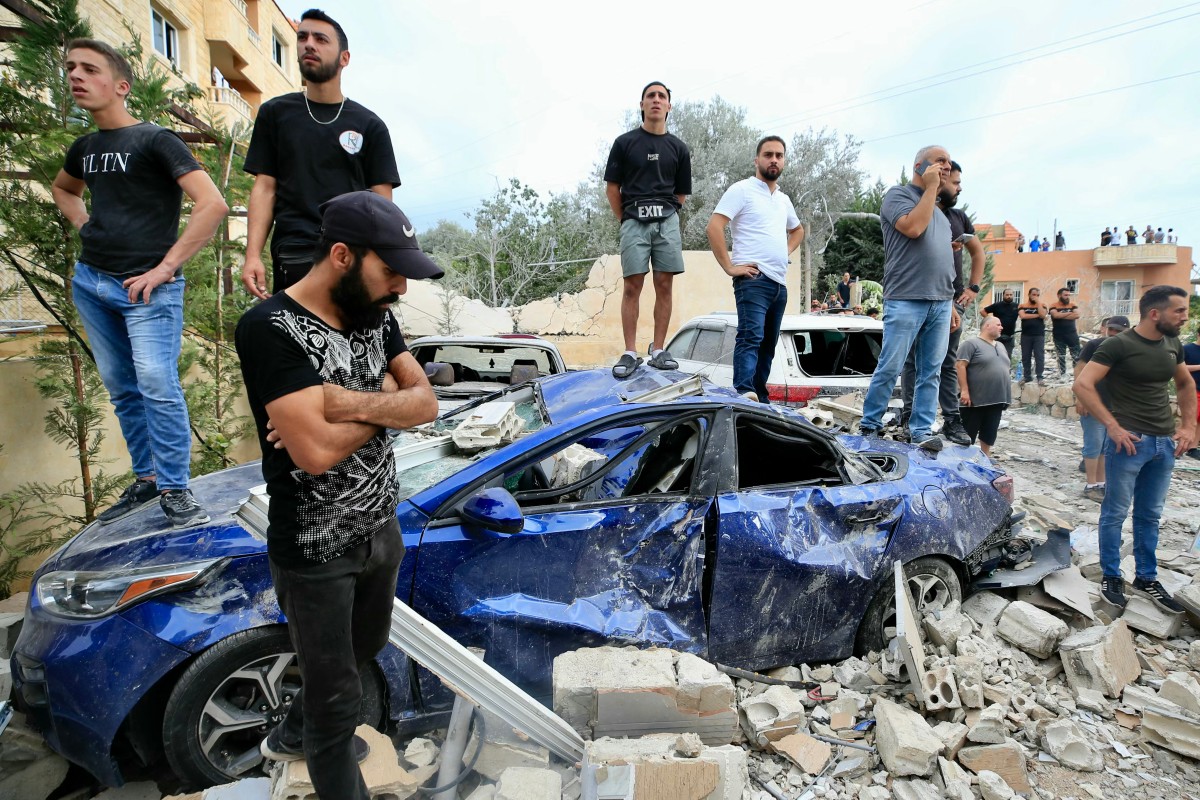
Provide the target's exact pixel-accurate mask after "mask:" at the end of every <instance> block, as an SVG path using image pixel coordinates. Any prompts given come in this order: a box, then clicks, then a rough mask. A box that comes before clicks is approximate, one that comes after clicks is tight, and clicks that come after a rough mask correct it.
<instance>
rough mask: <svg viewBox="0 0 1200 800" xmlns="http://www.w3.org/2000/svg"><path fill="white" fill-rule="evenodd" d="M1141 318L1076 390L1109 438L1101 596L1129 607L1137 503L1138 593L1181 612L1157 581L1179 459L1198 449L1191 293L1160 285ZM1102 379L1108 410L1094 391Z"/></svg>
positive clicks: (1103, 352)
mask: <svg viewBox="0 0 1200 800" xmlns="http://www.w3.org/2000/svg"><path fill="white" fill-rule="evenodd" d="M1138 311H1139V312H1140V313H1141V319H1140V320H1138V324H1137V325H1136V326H1135V327H1133V328H1131V329H1130V330H1128V331H1125V332H1124V333H1122V334H1120V335H1118V336H1109V337H1108V338H1107V339H1105V340H1104V342H1103V343H1102V344H1101V345H1100V346H1099V347H1098V348H1096V354H1095V355H1094V356H1092V360H1091V361H1089V362H1088V363H1087V366H1085V367H1084V368H1083V370H1082V371H1081V372H1080V373H1079V377H1078V378H1077V379H1076V380H1075V386H1074V389H1075V396H1076V397H1077V398H1078V399H1079V400H1080V401H1081V402H1082V403H1083V405H1084V407H1085V408H1086V409H1087V410H1088V413H1089V414H1091V415H1092V416H1094V417H1095V418H1096V419H1097V421H1099V422H1100V423H1101V424H1103V425H1104V427H1105V430H1106V431H1107V433H1108V442H1107V443H1105V446H1104V455H1105V458H1104V478H1105V489H1104V501H1103V502H1102V503H1101V504H1100V566H1101V568H1102V571H1103V580H1102V583H1101V589H1100V592H1101V594H1102V595H1104V599H1105V600H1107V601H1108V602H1110V603H1112V604H1113V605H1116V606H1120V607H1122V608H1124V606H1125V602H1126V601H1125V582H1124V580H1123V579H1122V576H1121V526H1122V525H1123V524H1124V523H1125V518H1126V517H1127V516H1128V515H1129V506H1130V504H1131V503H1132V505H1133V558H1134V563H1135V567H1136V574H1135V576H1134V581H1133V589H1134V591H1135V592H1138V593H1139V594H1142V595H1144V596H1146V597H1147V598H1149V599H1150V600H1151V601H1153V602H1154V603H1155V604H1156V605H1157V606H1158V607H1159V608H1161V609H1163V610H1164V611H1168V612H1171V613H1178V612H1180V611H1183V606H1181V605H1179V603H1178V602H1176V601H1175V599H1174V598H1173V597H1171V595H1170V594H1168V593H1167V591H1166V589H1164V588H1163V586H1162V584H1161V583H1159V582H1158V562H1157V556H1156V555H1155V550H1156V549H1157V547H1158V529H1159V521H1160V518H1161V517H1162V510H1163V505H1164V504H1165V503H1166V499H1167V489H1168V488H1169V487H1170V485H1171V471H1172V469H1173V468H1174V467H1175V458H1176V456H1180V455H1183V454H1184V453H1185V452H1187V451H1188V450H1189V449H1190V448H1192V447H1195V446H1196V384H1195V382H1194V381H1193V380H1192V375H1191V373H1190V372H1188V368H1187V365H1186V364H1185V363H1184V360H1183V345H1181V344H1180V342H1179V331H1180V329H1181V328H1182V327H1183V325H1184V323H1186V322H1187V318H1188V293H1187V292H1186V291H1185V290H1183V289H1180V288H1179V287H1177V286H1154V287H1152V288H1150V289H1147V290H1146V292H1145V294H1143V295H1142V299H1141V300H1140V301H1139V302H1138ZM1110 376H1111V380H1109V379H1108V378H1109V377H1110ZM1101 380H1103V381H1104V385H1105V388H1106V389H1107V393H1108V397H1107V399H1108V403H1109V405H1107V406H1106V405H1105V403H1104V402H1103V401H1102V400H1101V398H1100V394H1099V392H1098V391H1097V389H1096V384H1097V383H1099V382H1100V381H1101ZM1171 380H1174V381H1175V395H1176V398H1177V400H1178V402H1179V424H1178V426H1176V424H1175V422H1174V415H1173V414H1172V411H1171V399H1170V395H1169V394H1168V393H1167V383H1168V382H1169V381H1171Z"/></svg>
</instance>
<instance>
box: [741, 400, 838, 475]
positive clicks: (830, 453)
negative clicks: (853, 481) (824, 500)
mask: <svg viewBox="0 0 1200 800" xmlns="http://www.w3.org/2000/svg"><path fill="white" fill-rule="evenodd" d="M841 460H842V458H841V453H840V452H839V451H838V450H837V449H836V448H834V447H833V446H832V445H831V444H830V443H829V442H827V441H824V440H823V439H820V438H817V437H814V436H812V435H810V434H807V433H805V432H803V431H800V430H798V429H796V428H790V427H786V426H783V425H777V424H772V423H769V422H767V421H765V420H760V419H755V418H753V417H751V416H749V415H742V416H740V417H738V419H737V465H738V487H739V488H740V489H741V490H745V489H753V488H757V487H763V486H779V485H800V486H808V485H820V486H837V485H840V484H843V483H845V482H846V480H845V478H844V476H843V474H842V470H841V469H840V467H841Z"/></svg>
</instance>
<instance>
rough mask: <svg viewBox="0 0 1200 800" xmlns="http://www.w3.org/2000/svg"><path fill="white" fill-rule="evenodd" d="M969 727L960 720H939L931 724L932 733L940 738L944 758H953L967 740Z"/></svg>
mask: <svg viewBox="0 0 1200 800" xmlns="http://www.w3.org/2000/svg"><path fill="white" fill-rule="evenodd" d="M968 730H969V728H968V727H967V726H966V725H964V724H962V723H961V722H939V723H938V724H937V725H934V726H933V733H934V735H935V736H937V737H938V738H939V739H941V740H942V745H943V746H944V749H943V750H942V752H943V754H944V755H945V756H946V758H949V759H953V758H954V757H955V756H956V755H958V751H959V750H960V749H962V746H963V745H964V744H966V742H967V731H968Z"/></svg>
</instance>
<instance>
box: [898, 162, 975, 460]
mask: <svg viewBox="0 0 1200 800" xmlns="http://www.w3.org/2000/svg"><path fill="white" fill-rule="evenodd" d="M960 194H962V167H960V166H959V164H958V162H957V161H951V162H950V177H949V180H948V181H947V182H946V183H945V184H943V186H942V191H941V192H940V193H938V201H937V202H938V209H939V210H941V212H942V213H943V214H945V215H946V219H948V220H950V236H951V247H952V248H953V250H954V297H955V300H954V311H953V315H952V316H951V320H950V338H949V340H948V341H947V344H946V357H945V358H944V359H942V370H941V375H940V378H939V382H938V406H939V407H940V408H941V410H942V422H943V425H942V435H943V436H945V437H946V438H947V439H949V440H950V441H952V442H954V443H955V444H961V445H968V444H970V443H971V437H970V436H969V435H968V434H967V431H966V429H965V428H964V427H963V422H962V416H961V414H960V413H959V405H958V371H957V369H956V368H955V362H956V361H957V359H958V342H959V339H960V338H961V337H962V316H963V314H964V313H966V310H967V306H968V305H969V304H970V303H971V302H972V301H974V300H975V298H976V297H977V296H978V295H979V282H980V281H981V280H983V265H984V258H985V256H984V254H983V245H982V244H980V243H979V239H978V238H977V237H976V236H975V226H974V225H973V224H972V223H971V218H970V217H968V216H967V212H965V211H963V210H962V209H961V208H955V207H954V206H955V205H956V204H957V203H958V196H959V195H960ZM964 247H965V248H966V250H967V252H968V253H970V254H971V282H970V284H969V285H967V286H964V285H963V271H962V264H963V248H964ZM916 358H917V355H916V348H913V349H911V350H909V351H908V358H907V359H905V361H904V372H903V374H902V376H901V379H900V384H901V393H902V394H903V396H904V413H903V415H902V416H903V419H904V423H905V424H907V423H908V419H909V417H910V416H911V415H912V403H913V384H914V382H915V381H916V374H917V367H916Z"/></svg>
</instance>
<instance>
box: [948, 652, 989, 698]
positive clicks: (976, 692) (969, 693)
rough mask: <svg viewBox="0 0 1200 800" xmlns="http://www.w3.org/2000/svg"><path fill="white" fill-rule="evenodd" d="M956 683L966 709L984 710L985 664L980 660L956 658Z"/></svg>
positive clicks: (963, 657)
mask: <svg viewBox="0 0 1200 800" xmlns="http://www.w3.org/2000/svg"><path fill="white" fill-rule="evenodd" d="M954 682H955V685H956V686H957V687H958V698H959V700H960V701H961V702H962V704H963V707H964V708H983V664H982V663H981V662H980V661H979V659H977V658H975V657H974V656H955V657H954Z"/></svg>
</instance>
